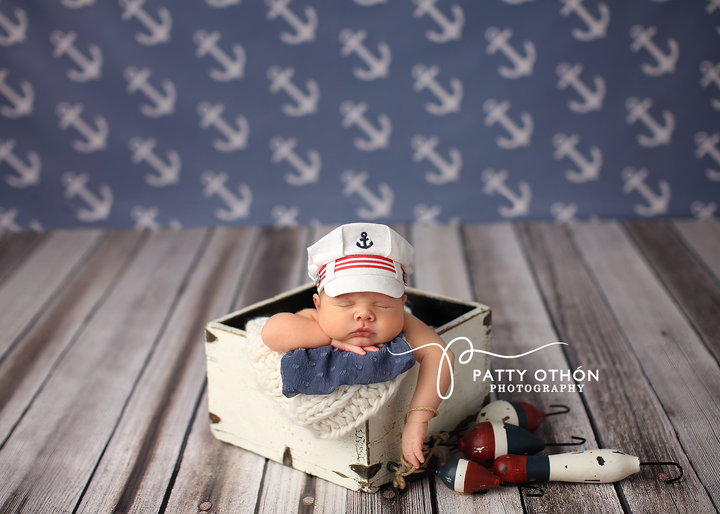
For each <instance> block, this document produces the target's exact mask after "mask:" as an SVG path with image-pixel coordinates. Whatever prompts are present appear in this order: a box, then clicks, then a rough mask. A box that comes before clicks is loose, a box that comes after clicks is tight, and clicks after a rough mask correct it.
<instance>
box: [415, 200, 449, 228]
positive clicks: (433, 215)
mask: <svg viewBox="0 0 720 514" xmlns="http://www.w3.org/2000/svg"><path fill="white" fill-rule="evenodd" d="M441 212H442V208H441V207H440V206H439V205H433V206H432V207H428V206H427V205H425V204H422V203H421V204H418V205H416V206H415V208H414V209H413V216H414V217H415V222H416V223H420V224H421V225H433V224H435V223H437V218H438V216H440V213H441Z"/></svg>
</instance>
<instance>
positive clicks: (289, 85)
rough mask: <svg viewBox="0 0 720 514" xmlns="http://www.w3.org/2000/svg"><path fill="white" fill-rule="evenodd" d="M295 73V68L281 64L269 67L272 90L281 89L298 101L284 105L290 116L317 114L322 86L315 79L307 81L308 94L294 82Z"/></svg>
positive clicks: (283, 108) (286, 112)
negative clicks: (281, 65)
mask: <svg viewBox="0 0 720 514" xmlns="http://www.w3.org/2000/svg"><path fill="white" fill-rule="evenodd" d="M293 75H295V70H294V69H293V68H285V69H284V70H283V69H282V68H280V67H279V66H271V67H270V68H269V69H268V72H267V76H268V79H270V92H271V93H277V92H278V91H280V90H281V89H282V90H283V91H285V92H286V93H287V94H288V95H290V97H291V98H292V99H293V100H295V102H297V105H290V104H285V105H283V106H282V110H283V112H284V113H285V114H286V115H288V116H294V117H298V116H305V115H306V114H315V113H316V112H317V104H318V100H319V99H320V88H318V85H317V82H315V81H314V80H313V79H308V80H306V81H305V87H307V90H308V94H307V95H306V94H304V93H303V92H302V91H300V89H299V88H298V87H297V86H296V85H295V84H294V83H293V82H292V80H291V79H292V77H293Z"/></svg>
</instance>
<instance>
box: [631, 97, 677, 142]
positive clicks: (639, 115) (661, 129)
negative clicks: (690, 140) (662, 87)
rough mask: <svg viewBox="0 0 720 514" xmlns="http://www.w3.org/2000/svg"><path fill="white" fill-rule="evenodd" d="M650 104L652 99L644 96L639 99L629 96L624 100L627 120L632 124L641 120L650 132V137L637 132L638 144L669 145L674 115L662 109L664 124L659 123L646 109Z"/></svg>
mask: <svg viewBox="0 0 720 514" xmlns="http://www.w3.org/2000/svg"><path fill="white" fill-rule="evenodd" d="M651 106H652V100H650V99H649V98H646V99H645V100H643V101H640V100H639V99H638V98H635V97H631V98H628V99H627V100H626V101H625V108H626V109H627V110H628V113H629V114H628V115H627V118H626V120H627V122H628V123H629V124H630V125H632V124H633V123H635V122H636V121H637V120H640V121H642V122H643V123H644V124H645V126H646V127H647V128H648V129H649V130H650V132H652V137H648V136H646V135H644V134H639V135H638V137H637V139H638V143H640V145H642V146H644V147H646V148H654V147H656V146H660V145H669V144H670V142H671V141H672V134H673V131H674V130H675V116H673V113H671V112H670V111H667V110H666V111H663V119H664V121H665V125H664V126H663V125H660V124H659V123H658V122H657V121H656V120H655V118H653V117H652V116H650V113H648V110H649V109H650V107H651Z"/></svg>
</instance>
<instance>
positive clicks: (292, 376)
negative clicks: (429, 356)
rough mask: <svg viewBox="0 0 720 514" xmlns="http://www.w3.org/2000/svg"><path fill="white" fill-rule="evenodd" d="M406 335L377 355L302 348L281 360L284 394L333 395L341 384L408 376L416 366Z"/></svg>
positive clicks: (380, 380)
mask: <svg viewBox="0 0 720 514" xmlns="http://www.w3.org/2000/svg"><path fill="white" fill-rule="evenodd" d="M404 336H405V332H402V333H401V334H400V335H399V336H397V337H396V338H395V339H393V340H392V341H390V342H389V343H387V344H385V346H383V347H382V348H380V350H379V351H377V352H367V353H366V354H365V355H359V354H357V353H353V352H346V351H342V350H338V349H337V348H333V347H332V346H331V345H327V346H321V347H320V348H311V349H305V348H300V349H298V350H293V351H290V352H287V353H286V354H285V355H283V358H282V359H281V361H280V374H281V375H282V380H283V394H284V395H285V396H287V397H288V398H292V397H293V396H296V395H298V394H300V393H302V394H330V393H332V392H333V391H334V390H335V389H337V388H338V387H340V386H341V385H356V384H377V383H379V382H387V381H388V380H392V379H394V378H395V377H397V376H398V375H400V374H402V373H405V372H406V371H407V370H409V369H410V368H412V367H413V365H414V364H415V357H414V356H413V354H412V353H406V354H405V355H393V354H398V353H403V352H409V351H410V345H409V344H408V342H407V341H406V340H405V339H404Z"/></svg>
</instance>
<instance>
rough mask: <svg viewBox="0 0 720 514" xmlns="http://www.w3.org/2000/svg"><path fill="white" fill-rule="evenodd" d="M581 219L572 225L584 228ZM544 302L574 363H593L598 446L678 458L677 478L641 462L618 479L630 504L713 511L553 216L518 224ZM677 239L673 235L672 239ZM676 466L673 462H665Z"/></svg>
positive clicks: (601, 250)
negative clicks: (671, 480)
mask: <svg viewBox="0 0 720 514" xmlns="http://www.w3.org/2000/svg"><path fill="white" fill-rule="evenodd" d="M585 228H586V227H585V226H583V225H577V226H574V229H573V230H574V232H575V233H584V230H585ZM518 232H519V233H520V234H521V238H522V241H523V243H524V246H525V248H526V251H527V253H528V255H529V258H530V261H531V263H532V266H533V269H534V271H535V274H536V276H537V278H538V283H539V284H540V287H541V290H542V292H543V295H544V298H545V302H546V304H547V306H548V309H549V310H550V313H551V315H552V317H553V320H554V322H555V327H556V329H557V330H558V333H559V335H560V337H561V339H562V340H563V341H565V342H567V343H568V347H567V349H566V354H567V356H568V359H569V363H570V367H571V368H572V369H573V370H576V369H582V370H584V372H585V373H586V372H590V371H594V370H597V371H598V374H599V381H597V382H594V383H593V382H585V388H584V390H583V396H584V398H585V402H586V404H587V406H588V408H589V409H590V411H591V412H592V414H593V419H594V423H595V427H596V431H597V437H598V441H599V443H600V445H601V447H603V448H612V449H616V450H620V451H622V452H624V453H627V454H630V455H636V456H638V457H639V458H640V460H641V461H642V462H667V461H672V462H679V463H680V464H681V465H682V466H683V467H684V468H685V470H686V472H685V478H684V480H683V481H682V482H681V483H678V484H675V485H671V486H668V485H666V484H665V483H663V482H661V481H660V480H658V479H657V478H656V476H655V473H656V472H657V471H658V469H652V468H643V471H642V472H641V473H639V474H637V475H634V476H631V477H629V478H628V479H626V480H623V481H621V482H620V483H619V484H618V488H619V489H620V490H621V491H622V495H623V498H624V501H625V502H626V504H627V505H628V508H629V509H630V510H631V511H632V512H697V511H698V510H699V511H702V512H711V511H712V509H713V506H712V503H711V501H710V498H709V497H708V496H707V493H706V492H705V490H704V488H703V486H702V484H701V483H700V481H699V480H698V478H697V476H695V474H694V472H693V471H692V467H691V466H690V463H689V461H688V460H687V458H686V456H685V453H684V451H683V449H682V447H681V445H680V443H679V442H678V440H677V438H676V436H675V433H674V430H673V427H672V425H671V423H670V421H669V420H668V418H667V416H666V414H665V412H664V410H663V408H662V405H661V404H660V402H659V401H658V400H657V397H656V396H655V393H654V391H653V390H652V388H651V386H650V385H649V384H648V382H647V380H646V379H645V377H644V375H643V370H642V367H641V364H640V362H638V359H637V357H636V356H635V354H634V353H633V351H632V349H631V348H629V347H628V346H627V344H626V342H625V337H624V335H623V333H622V331H621V330H620V328H619V327H618V326H617V323H616V322H615V319H614V317H613V315H612V312H611V311H610V309H609V308H608V306H607V305H606V304H605V302H604V300H603V298H602V295H601V293H600V292H599V291H598V290H597V286H596V284H595V282H594V280H593V277H592V276H591V274H590V273H589V272H588V270H587V269H586V267H585V265H584V263H583V261H582V259H581V257H580V255H579V254H578V252H577V250H576V248H575V246H574V241H573V238H572V234H571V233H570V232H569V230H568V229H567V228H566V227H565V226H562V225H558V224H530V225H521V226H519V227H518ZM676 244H677V242H676ZM594 251H595V254H594V255H593V258H594V259H596V260H606V259H608V258H609V257H608V254H610V253H613V252H614V251H615V247H614V246H612V247H610V246H606V247H603V246H597V247H596V248H595V249H594ZM668 472H669V473H671V474H672V473H674V472H675V471H674V469H669V470H668Z"/></svg>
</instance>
